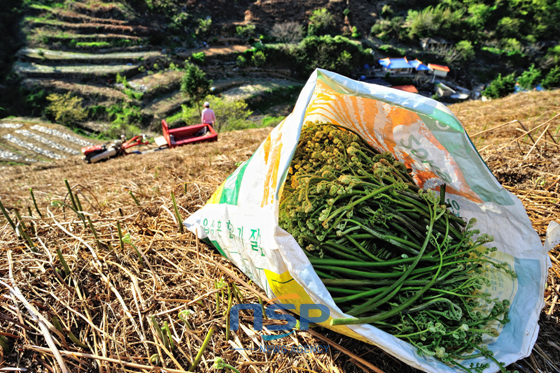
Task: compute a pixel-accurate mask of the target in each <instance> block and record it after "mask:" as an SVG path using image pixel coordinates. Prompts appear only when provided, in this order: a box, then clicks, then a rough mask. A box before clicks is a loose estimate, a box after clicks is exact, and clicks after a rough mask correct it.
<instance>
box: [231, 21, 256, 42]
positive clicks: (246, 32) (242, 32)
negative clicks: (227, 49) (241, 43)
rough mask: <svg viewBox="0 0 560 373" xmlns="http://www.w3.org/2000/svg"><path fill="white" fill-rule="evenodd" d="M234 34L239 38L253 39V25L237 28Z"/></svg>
mask: <svg viewBox="0 0 560 373" xmlns="http://www.w3.org/2000/svg"><path fill="white" fill-rule="evenodd" d="M235 32H236V33H237V35H238V36H239V37H242V38H245V39H249V38H254V37H255V25H250V24H249V25H246V26H237V27H236V28H235Z"/></svg>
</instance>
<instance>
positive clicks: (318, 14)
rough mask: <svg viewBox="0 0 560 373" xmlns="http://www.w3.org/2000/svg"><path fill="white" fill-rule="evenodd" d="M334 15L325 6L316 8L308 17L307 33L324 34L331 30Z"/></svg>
mask: <svg viewBox="0 0 560 373" xmlns="http://www.w3.org/2000/svg"><path fill="white" fill-rule="evenodd" d="M334 25H335V23H334V17H333V15H332V14H331V13H329V11H328V10H327V9H326V8H321V9H316V10H314V11H313V14H312V15H311V17H310V18H309V26H308V29H307V33H308V35H326V34H329V33H331V32H332V31H333V28H334Z"/></svg>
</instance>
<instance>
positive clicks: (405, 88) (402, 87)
mask: <svg viewBox="0 0 560 373" xmlns="http://www.w3.org/2000/svg"><path fill="white" fill-rule="evenodd" d="M391 88H395V89H400V90H401V91H406V92H411V93H418V90H417V89H416V87H415V86H413V85H394V86H392V87H391Z"/></svg>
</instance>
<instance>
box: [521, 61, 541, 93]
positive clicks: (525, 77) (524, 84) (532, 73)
mask: <svg viewBox="0 0 560 373" xmlns="http://www.w3.org/2000/svg"><path fill="white" fill-rule="evenodd" d="M540 78H541V71H540V70H539V69H536V68H535V65H531V66H530V67H529V70H525V71H524V72H523V74H521V75H520V76H519V78H518V79H517V82H518V83H519V86H520V87H521V88H525V89H527V90H531V89H533V88H535V86H536V85H537V84H538V81H539V79H540Z"/></svg>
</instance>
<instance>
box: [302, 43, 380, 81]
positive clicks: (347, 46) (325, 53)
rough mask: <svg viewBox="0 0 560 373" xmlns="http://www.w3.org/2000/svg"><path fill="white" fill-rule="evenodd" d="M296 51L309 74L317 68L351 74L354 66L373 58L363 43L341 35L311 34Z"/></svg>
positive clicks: (303, 69)
mask: <svg viewBox="0 0 560 373" xmlns="http://www.w3.org/2000/svg"><path fill="white" fill-rule="evenodd" d="M295 53H296V57H297V59H298V65H299V71H301V73H302V74H303V75H309V74H310V73H311V72H312V71H313V70H315V69H316V68H322V69H326V70H331V71H335V72H337V73H340V74H344V75H350V74H351V73H352V69H353V66H360V65H361V64H363V63H364V61H366V60H367V59H369V58H371V56H370V55H368V54H367V53H366V52H365V51H364V49H363V47H362V45H361V44H359V43H356V42H352V41H351V40H349V39H348V38H345V37H343V36H340V35H338V36H335V37H332V36H330V35H324V36H309V37H307V38H305V39H303V40H302V42H301V43H300V44H299V46H298V49H297V50H296V51H295Z"/></svg>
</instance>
